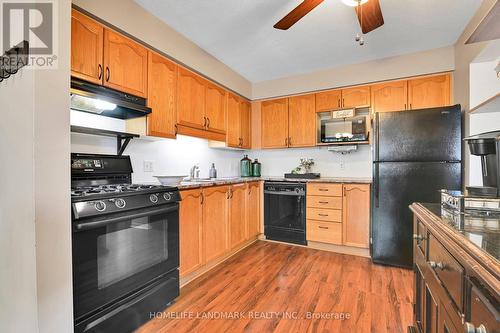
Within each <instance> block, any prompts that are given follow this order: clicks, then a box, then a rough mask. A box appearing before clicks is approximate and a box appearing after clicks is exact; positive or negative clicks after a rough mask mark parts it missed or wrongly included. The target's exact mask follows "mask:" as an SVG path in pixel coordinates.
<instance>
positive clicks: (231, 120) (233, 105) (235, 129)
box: [226, 93, 242, 148]
mask: <svg viewBox="0 0 500 333" xmlns="http://www.w3.org/2000/svg"><path fill="white" fill-rule="evenodd" d="M241 123H242V121H241V111H240V98H239V97H238V96H236V95H234V94H231V93H228V94H227V132H226V143H227V145H228V146H229V147H234V148H239V147H240V146H241Z"/></svg>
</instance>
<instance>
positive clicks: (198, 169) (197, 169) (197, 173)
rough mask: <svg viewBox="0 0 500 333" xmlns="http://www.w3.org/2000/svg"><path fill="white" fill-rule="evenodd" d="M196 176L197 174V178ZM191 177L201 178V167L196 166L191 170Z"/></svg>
mask: <svg viewBox="0 0 500 333" xmlns="http://www.w3.org/2000/svg"><path fill="white" fill-rule="evenodd" d="M195 174H196V177H195ZM189 177H190V178H191V179H196V178H200V167H199V166H198V164H195V165H193V166H192V167H191V169H190V170H189Z"/></svg>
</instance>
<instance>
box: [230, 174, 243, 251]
mask: <svg viewBox="0 0 500 333" xmlns="http://www.w3.org/2000/svg"><path fill="white" fill-rule="evenodd" d="M246 190H247V184H245V183H242V184H235V185H232V186H231V189H230V196H229V198H230V200H229V202H230V203H229V207H230V208H229V244H230V248H231V249H234V248H235V247H238V246H239V245H241V244H243V242H245V241H246V240H247V221H246V219H247V211H246V202H247V193H246Z"/></svg>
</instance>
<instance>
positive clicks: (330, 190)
mask: <svg viewBox="0 0 500 333" xmlns="http://www.w3.org/2000/svg"><path fill="white" fill-rule="evenodd" d="M307 195H323V196H328V197H341V196H342V184H322V183H318V184H313V183H309V184H307Z"/></svg>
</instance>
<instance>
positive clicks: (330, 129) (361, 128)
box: [320, 111, 368, 143]
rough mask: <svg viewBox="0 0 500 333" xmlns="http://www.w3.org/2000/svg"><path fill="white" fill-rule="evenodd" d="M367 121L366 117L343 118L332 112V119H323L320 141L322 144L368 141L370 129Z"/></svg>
mask: <svg viewBox="0 0 500 333" xmlns="http://www.w3.org/2000/svg"><path fill="white" fill-rule="evenodd" d="M337 112H343V111H337ZM339 114H340V113H339ZM366 119H367V117H366V116H348V117H344V118H342V117H339V115H336V114H335V112H332V117H331V118H326V119H325V118H323V119H321V132H320V140H321V142H322V143H337V142H360V141H367V140H368V127H367V123H366Z"/></svg>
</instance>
